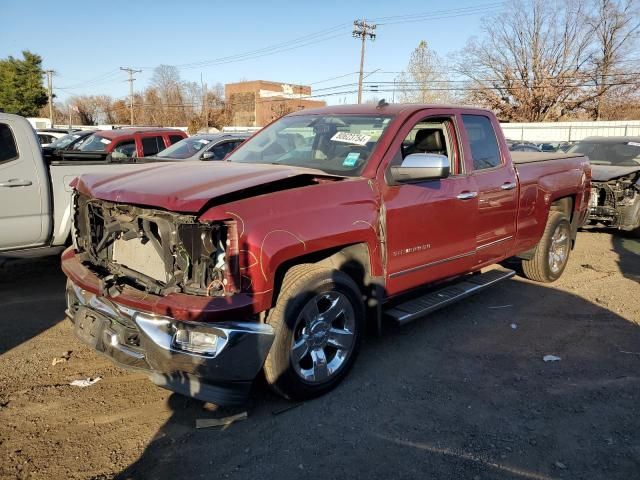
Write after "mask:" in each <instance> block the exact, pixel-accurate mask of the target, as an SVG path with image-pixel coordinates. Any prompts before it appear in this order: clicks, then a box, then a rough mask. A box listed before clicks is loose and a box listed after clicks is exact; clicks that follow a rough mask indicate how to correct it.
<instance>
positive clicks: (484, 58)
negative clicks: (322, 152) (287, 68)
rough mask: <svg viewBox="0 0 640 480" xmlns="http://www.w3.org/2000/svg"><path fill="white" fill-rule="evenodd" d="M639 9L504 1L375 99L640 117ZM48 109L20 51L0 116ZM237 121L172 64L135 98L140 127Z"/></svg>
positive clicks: (625, 2)
mask: <svg viewBox="0 0 640 480" xmlns="http://www.w3.org/2000/svg"><path fill="white" fill-rule="evenodd" d="M638 2H640V0H514V1H512V2H508V3H505V6H504V8H503V9H502V10H501V11H499V12H498V13H496V14H494V15H490V16H487V17H484V18H483V19H482V21H481V28H480V35H479V36H477V37H474V38H470V39H469V40H468V41H467V44H466V45H465V47H464V48H463V49H461V50H460V51H458V52H456V53H454V54H452V55H449V56H447V57H446V58H442V57H441V56H440V55H438V53H437V52H435V51H433V50H432V49H431V48H430V47H429V44H428V43H427V42H426V41H422V42H420V44H419V45H418V47H417V48H416V49H415V50H414V51H413V52H412V54H411V56H410V59H409V62H408V65H407V67H406V69H405V70H404V71H402V72H401V73H400V74H399V75H398V76H397V77H396V79H395V80H394V81H393V82H379V83H380V85H379V86H377V89H376V90H372V91H376V92H379V93H382V92H386V93H391V92H392V93H391V95H389V96H392V97H393V100H395V101H399V102H419V103H464V104H471V105H478V106H483V107H486V108H489V109H491V110H493V111H495V112H496V114H497V115H498V116H499V117H500V118H501V119H503V120H509V121H530V122H539V121H556V120H570V119H593V120H598V119H602V120H616V119H631V118H635V119H637V118H640V88H639V87H640V50H639V49H638V43H639V38H640V10H639V5H638ZM391 84H392V85H391ZM379 93H378V94H379ZM389 96H387V95H385V97H386V98H389ZM46 103H47V92H46V91H45V89H44V87H43V70H42V59H41V57H39V56H38V55H35V54H33V53H31V52H23V59H16V58H13V57H11V56H10V57H8V58H7V59H4V60H0V110H3V111H5V112H9V113H19V114H21V115H25V116H36V115H38V114H40V115H41V116H45V117H48V110H47V109H46V108H43V107H44V106H45V105H46ZM129 108H130V107H129V99H128V97H127V98H122V99H114V98H112V97H110V96H108V95H79V96H73V97H70V98H69V99H68V100H67V101H66V102H65V103H64V104H63V103H60V102H55V105H54V120H55V123H57V124H65V123H68V122H69V117H71V121H72V122H73V123H82V124H87V125H95V124H100V123H106V124H128V123H129V121H130V110H129ZM232 113H233V112H231V106H230V105H229V104H228V102H225V99H224V90H223V87H222V85H220V84H216V85H214V86H213V87H212V88H210V89H205V88H204V86H203V85H202V84H198V83H196V82H188V81H184V80H183V79H181V78H180V73H179V70H178V69H177V68H176V67H173V66H168V65H160V66H159V67H157V68H156V69H155V70H154V72H153V76H152V79H151V82H150V84H149V85H148V86H147V87H146V88H145V89H143V90H142V91H139V92H136V93H135V95H134V119H135V123H136V124H139V125H142V124H144V125H163V126H185V125H187V126H189V128H190V130H197V129H199V128H201V127H205V126H213V127H218V128H220V127H222V126H225V125H229V124H230V122H231V119H232V118H233V115H232ZM282 113H283V114H285V113H287V112H286V111H283V112H282Z"/></svg>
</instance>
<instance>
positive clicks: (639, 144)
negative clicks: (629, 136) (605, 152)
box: [627, 142, 640, 147]
mask: <svg viewBox="0 0 640 480" xmlns="http://www.w3.org/2000/svg"><path fill="white" fill-rule="evenodd" d="M627 145H633V146H634V147H640V143H638V142H627Z"/></svg>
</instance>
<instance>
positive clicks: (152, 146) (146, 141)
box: [142, 137, 165, 157]
mask: <svg viewBox="0 0 640 480" xmlns="http://www.w3.org/2000/svg"><path fill="white" fill-rule="evenodd" d="M164 148H165V147H164V140H162V137H144V138H143V139H142V152H143V155H144V156H145V157H148V156H149V155H155V154H156V153H158V152H159V151H160V150H164Z"/></svg>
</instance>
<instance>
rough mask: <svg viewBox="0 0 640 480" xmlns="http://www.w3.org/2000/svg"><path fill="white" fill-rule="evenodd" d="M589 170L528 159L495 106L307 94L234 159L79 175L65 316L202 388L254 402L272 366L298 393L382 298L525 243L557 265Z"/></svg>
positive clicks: (360, 331)
mask: <svg viewBox="0 0 640 480" xmlns="http://www.w3.org/2000/svg"><path fill="white" fill-rule="evenodd" d="M590 180H591V171H590V168H589V163H588V161H587V159H586V158H585V157H584V156H582V155H570V154H564V153H562V154H558V153H555V154H544V153H522V154H513V160H512V155H511V154H510V152H509V149H508V147H507V144H506V142H505V139H504V138H503V134H502V130H501V128H500V125H499V123H498V121H497V119H496V118H495V116H494V115H493V113H491V112H490V111H488V110H481V109H473V108H463V107H447V106H429V105H388V104H384V103H382V104H380V105H378V106H376V105H357V106H333V107H326V108H321V109H317V110H304V111H300V112H296V113H293V114H290V115H288V116H285V117H283V118H281V119H279V120H277V121H275V122H274V123H272V124H271V125H269V126H268V127H266V128H264V129H263V130H262V131H260V132H258V133H256V134H255V135H254V136H253V137H251V138H250V139H249V140H247V141H246V142H245V143H243V144H242V145H241V146H240V147H238V149H236V150H235V151H234V152H233V153H232V154H231V155H230V157H229V159H228V161H226V162H213V163H208V162H201V163H197V164H192V165H189V166H188V167H185V165H184V164H180V165H162V166H155V167H150V168H149V169H145V170H144V171H143V172H132V173H130V174H125V175H122V174H120V175H118V176H109V175H86V176H82V177H80V179H79V180H78V181H77V183H76V184H75V191H76V193H75V215H74V219H75V237H74V247H73V248H69V249H68V250H67V251H66V252H65V253H64V254H63V257H62V268H63V270H64V272H65V274H66V275H67V277H68V278H69V282H68V288H67V303H68V315H69V317H70V318H71V320H72V321H73V323H74V324H75V326H74V328H75V332H76V335H77V336H78V337H79V338H80V339H81V340H82V341H84V342H85V343H87V344H89V345H91V346H92V347H93V348H94V349H96V350H98V351H100V352H103V353H105V354H106V355H108V356H110V357H111V358H113V359H114V360H115V361H116V362H119V363H121V364H124V365H127V366H132V367H137V368H140V369H142V370H144V371H146V372H148V374H149V375H150V377H151V379H152V380H153V381H154V382H155V383H157V384H158V385H161V386H163V387H165V388H168V389H171V390H174V391H177V392H180V393H183V394H185V395H191V396H193V397H196V398H200V399H204V400H208V401H213V402H215V403H221V404H224V403H234V402H239V401H241V400H242V399H243V398H244V396H245V395H246V394H247V392H248V391H249V387H250V385H251V382H252V381H253V379H254V377H255V376H256V375H257V374H258V373H259V372H260V370H263V371H264V374H265V377H266V379H267V381H268V382H269V383H270V384H271V385H272V387H273V388H274V389H275V390H276V391H277V392H279V393H281V394H282V395H284V396H285V397H287V398H296V399H303V398H309V397H313V396H316V395H320V394H322V393H324V392H327V391H328V390H330V389H331V388H333V387H335V386H336V385H337V384H338V383H339V382H340V381H341V380H342V379H343V378H344V377H345V375H346V374H347V372H348V371H349V369H350V367H351V366H352V365H353V362H354V360H355V358H356V355H357V353H358V349H359V346H360V343H361V340H362V338H363V335H364V331H365V328H371V329H373V330H374V331H378V332H380V328H381V327H380V326H381V319H382V317H383V316H387V317H389V318H390V319H392V320H394V321H396V322H398V323H405V322H408V321H410V320H414V319H416V318H418V317H420V316H423V315H425V314H427V313H429V312H432V311H433V310H435V309H437V308H440V307H443V306H445V305H448V304H450V303H452V302H454V301H456V300H460V299H462V298H465V297H466V296H468V295H470V294H472V293H475V292H478V291H481V290H482V289H484V288H488V287H490V286H493V285H495V284H496V283H498V282H499V281H501V280H505V279H508V278H510V277H511V276H513V275H514V274H515V272H514V271H513V270H509V269H496V268H492V266H493V265H495V264H498V263H503V261H504V260H506V259H509V258H512V257H514V258H516V259H518V260H519V261H521V262H522V269H523V271H524V274H525V275H526V276H527V277H528V278H530V279H532V280H536V281H540V282H552V281H554V280H556V279H557V278H559V277H560V275H561V274H562V272H563V270H564V268H565V266H566V265H567V261H568V258H569V253H570V251H571V249H572V248H573V245H574V243H575V240H576V232H577V230H578V227H580V226H581V225H582V224H583V222H584V220H585V217H586V215H587V211H588V202H589V194H590ZM488 267H491V268H488ZM407 361H408V362H409V361H411V360H410V359H407Z"/></svg>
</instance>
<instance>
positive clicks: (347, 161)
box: [342, 152, 360, 167]
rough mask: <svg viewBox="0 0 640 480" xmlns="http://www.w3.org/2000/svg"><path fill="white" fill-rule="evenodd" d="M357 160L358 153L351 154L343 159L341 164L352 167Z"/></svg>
mask: <svg viewBox="0 0 640 480" xmlns="http://www.w3.org/2000/svg"><path fill="white" fill-rule="evenodd" d="M359 158H360V152H351V153H349V154H347V156H346V157H345V159H344V161H343V162H342V166H344V167H354V166H355V164H356V162H357V161H358V159H359Z"/></svg>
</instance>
